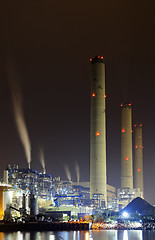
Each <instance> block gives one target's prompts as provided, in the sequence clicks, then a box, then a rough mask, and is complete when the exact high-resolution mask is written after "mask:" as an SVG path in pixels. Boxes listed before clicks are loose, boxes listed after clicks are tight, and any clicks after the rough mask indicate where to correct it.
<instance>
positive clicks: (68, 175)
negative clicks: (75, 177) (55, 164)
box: [64, 164, 71, 182]
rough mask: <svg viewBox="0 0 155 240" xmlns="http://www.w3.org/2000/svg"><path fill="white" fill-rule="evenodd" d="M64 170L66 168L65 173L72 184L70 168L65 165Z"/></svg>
mask: <svg viewBox="0 0 155 240" xmlns="http://www.w3.org/2000/svg"><path fill="white" fill-rule="evenodd" d="M64 168H65V172H66V176H67V178H68V181H69V182H71V173H70V171H69V168H68V166H67V164H65V165H64Z"/></svg>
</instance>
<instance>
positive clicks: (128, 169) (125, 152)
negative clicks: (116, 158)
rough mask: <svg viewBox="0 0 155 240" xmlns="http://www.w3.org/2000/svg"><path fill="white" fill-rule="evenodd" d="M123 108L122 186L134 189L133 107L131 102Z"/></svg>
mask: <svg viewBox="0 0 155 240" xmlns="http://www.w3.org/2000/svg"><path fill="white" fill-rule="evenodd" d="M121 108H122V117H121V118H122V119H121V126H122V129H121V188H122V189H124V188H127V189H133V161H132V108H131V104H130V103H124V104H122V105H121Z"/></svg>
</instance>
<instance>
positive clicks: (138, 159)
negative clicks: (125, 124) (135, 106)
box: [134, 124, 144, 197]
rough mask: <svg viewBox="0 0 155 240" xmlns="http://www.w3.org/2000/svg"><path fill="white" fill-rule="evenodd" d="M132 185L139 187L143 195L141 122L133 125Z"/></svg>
mask: <svg viewBox="0 0 155 240" xmlns="http://www.w3.org/2000/svg"><path fill="white" fill-rule="evenodd" d="M134 185H135V188H140V191H141V193H142V197H144V184H143V140H142V124H139V125H135V161H134Z"/></svg>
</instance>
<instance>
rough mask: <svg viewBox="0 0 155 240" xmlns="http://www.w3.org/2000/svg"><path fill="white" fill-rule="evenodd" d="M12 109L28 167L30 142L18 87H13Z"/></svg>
mask: <svg viewBox="0 0 155 240" xmlns="http://www.w3.org/2000/svg"><path fill="white" fill-rule="evenodd" d="M13 109H14V117H15V122H16V125H17V129H18V133H19V136H20V139H21V142H22V144H23V147H24V150H25V155H26V158H27V162H28V166H29V167H30V162H31V144H30V139H29V135H28V131H27V127H26V123H25V119H24V114H23V107H22V100H21V95H20V91H19V89H18V90H17V88H16V89H15V87H14V89H13Z"/></svg>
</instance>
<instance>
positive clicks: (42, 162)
mask: <svg viewBox="0 0 155 240" xmlns="http://www.w3.org/2000/svg"><path fill="white" fill-rule="evenodd" d="M40 162H41V165H42V168H43V173H44V174H45V173H46V168H45V158H44V152H43V149H42V148H40Z"/></svg>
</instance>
